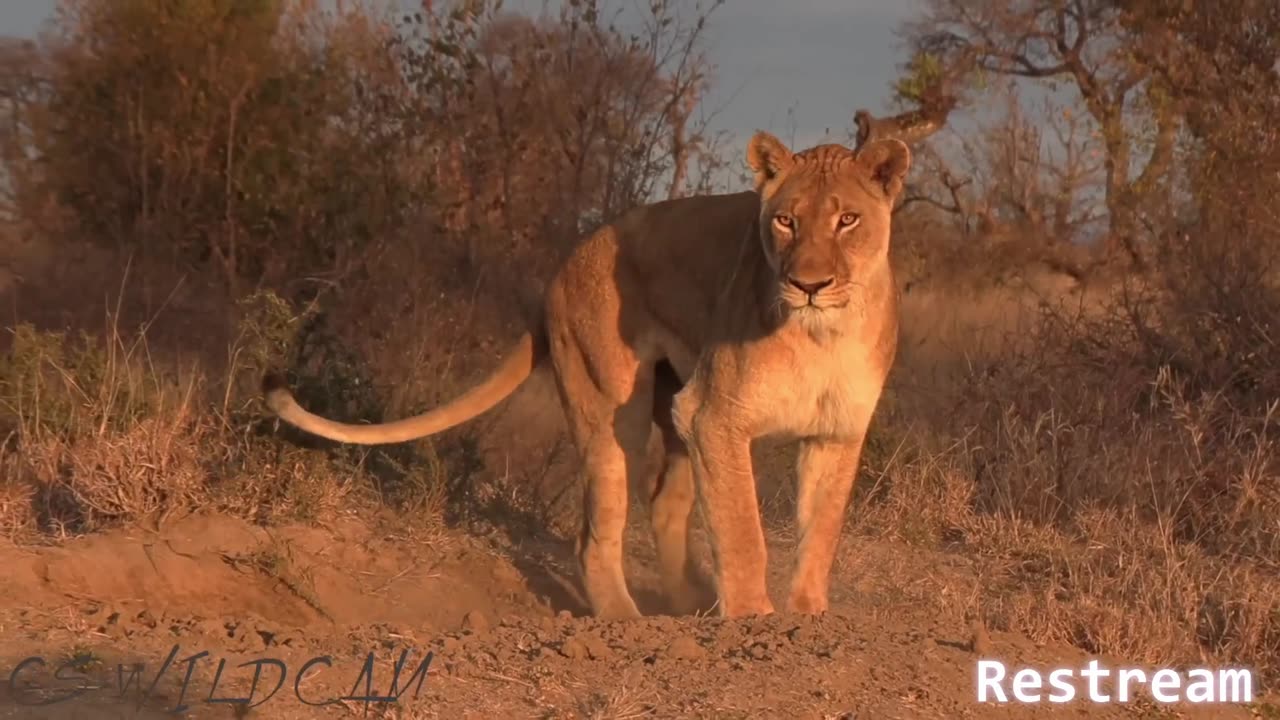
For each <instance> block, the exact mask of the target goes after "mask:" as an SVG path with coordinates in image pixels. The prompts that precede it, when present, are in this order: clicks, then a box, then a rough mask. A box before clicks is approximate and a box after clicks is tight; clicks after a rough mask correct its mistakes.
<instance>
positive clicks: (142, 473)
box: [0, 296, 444, 540]
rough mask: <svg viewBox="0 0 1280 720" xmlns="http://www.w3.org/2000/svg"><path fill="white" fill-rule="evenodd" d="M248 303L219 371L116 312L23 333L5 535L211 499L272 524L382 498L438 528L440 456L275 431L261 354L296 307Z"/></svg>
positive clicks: (10, 383) (127, 520)
mask: <svg viewBox="0 0 1280 720" xmlns="http://www.w3.org/2000/svg"><path fill="white" fill-rule="evenodd" d="M271 297H273V296H271ZM246 307H247V308H250V309H251V312H249V313H247V314H246V315H245V317H244V318H242V322H241V332H240V335H239V340H238V341H237V345H236V346H235V347H233V348H232V352H231V357H232V361H231V363H230V364H229V367H230V369H229V371H228V373H227V375H226V376H225V377H221V378H212V377H210V376H209V375H207V374H206V373H205V372H204V371H203V370H202V369H201V368H200V367H187V368H184V369H181V370H179V369H175V368H173V367H172V366H171V365H169V364H167V363H164V362H159V361H157V360H156V358H154V357H153V356H152V353H151V349H150V347H149V345H148V343H147V338H146V334H145V332H139V333H137V334H135V335H133V336H131V337H130V336H126V335H125V334H123V333H122V332H121V330H120V328H119V327H118V325H117V324H116V323H115V322H114V321H111V320H109V322H108V323H107V327H106V331H105V332H104V333H103V334H102V335H101V336H97V337H95V336H91V335H83V336H81V337H79V338H68V337H66V336H65V335H64V334H59V333H51V332H40V331H37V330H35V329H34V328H33V327H32V326H30V325H19V326H18V327H17V328H15V329H14V330H13V338H12V343H11V347H10V350H9V352H8V354H7V355H6V356H5V357H4V358H3V359H0V425H3V427H4V431H5V433H7V435H8V438H9V441H8V442H7V443H6V444H5V446H4V448H3V453H2V454H0V465H2V466H3V469H4V475H3V478H2V479H0V532H3V534H4V535H5V536H6V537H9V538H10V539H26V540H30V539H35V538H40V537H47V538H63V537H66V536H69V535H74V534H79V533H84V532H91V531H96V530H100V529H103V528H107V527H112V526H119V525H123V524H135V523H144V524H148V525H155V524H159V523H162V522H164V520H165V519H166V518H167V517H168V516H169V515H171V514H173V513H181V512H185V511H189V510H193V509H196V508H203V507H213V508H216V509H218V510H220V511H222V512H227V513H231V514H234V515H237V516H240V517H246V518H252V519H254V520H257V521H264V522H266V521H274V520H280V519H291V520H301V521H307V522H325V521H328V520H331V519H333V518H335V517H337V516H338V515H339V514H340V513H342V512H344V511H345V510H346V509H348V508H349V507H352V506H355V507H361V506H371V505H373V504H375V503H376V502H378V501H379V500H381V501H384V502H388V503H391V504H395V505H397V506H399V507H402V508H404V509H406V510H412V511H413V512H412V515H413V516H415V517H417V518H419V522H424V523H427V524H431V523H438V522H440V520H441V517H442V512H443V500H444V488H443V480H442V474H443V472H444V470H443V468H442V467H441V463H440V462H439V461H438V459H435V461H434V462H432V461H430V460H432V459H433V458H431V457H428V461H425V462H412V463H409V462H407V460H406V458H408V457H410V455H407V454H405V453H401V457H400V458H399V459H398V460H397V458H395V457H391V456H389V455H386V454H378V453H370V452H367V451H363V450H351V449H342V448H337V449H331V450H329V451H327V452H320V453H317V452H314V451H309V450H308V449H306V448H304V447H298V446H294V445H290V444H289V443H287V442H282V439H283V440H287V439H288V438H287V437H286V438H281V437H278V436H276V434H275V433H274V432H273V429H274V422H273V421H271V420H269V419H268V413H267V412H266V411H265V409H264V408H262V407H261V406H260V400H259V399H258V398H257V393H256V382H254V380H256V378H257V377H260V376H261V373H262V370H263V368H262V366H261V362H260V361H261V359H262V358H266V357H269V356H270V355H271V354H272V353H273V352H275V351H277V350H278V349H279V348H278V344H273V342H272V341H271V337H270V336H271V334H272V333H273V332H274V333H276V335H275V337H277V338H281V337H282V336H280V335H279V331H282V330H288V329H289V328H288V327H287V325H288V324H287V323H285V324H281V323H274V324H273V323H272V321H271V320H272V318H271V313H272V312H274V313H276V314H277V315H278V314H279V313H281V312H285V311H287V306H284V305H282V304H281V303H280V302H279V301H278V299H273V300H271V302H268V303H266V304H265V308H266V310H265V311H264V310H263V309H262V307H259V308H257V310H256V311H254V310H253V309H252V307H251V305H246ZM255 312H256V314H255ZM110 317H111V316H109V318H110ZM287 342H288V340H287V338H284V339H281V340H280V343H286V344H287ZM405 464H410V465H412V469H409V470H405V469H404V468H403V466H404V465H405Z"/></svg>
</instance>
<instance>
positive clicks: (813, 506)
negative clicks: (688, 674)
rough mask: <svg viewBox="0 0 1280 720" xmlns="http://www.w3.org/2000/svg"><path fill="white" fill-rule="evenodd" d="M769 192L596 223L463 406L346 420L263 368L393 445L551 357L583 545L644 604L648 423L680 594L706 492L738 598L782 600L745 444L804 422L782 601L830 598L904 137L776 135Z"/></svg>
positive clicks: (761, 159) (622, 599)
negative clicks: (388, 418)
mask: <svg viewBox="0 0 1280 720" xmlns="http://www.w3.org/2000/svg"><path fill="white" fill-rule="evenodd" d="M747 159H748V164H749V165H750V167H751V168H752V170H753V171H754V173H755V190H754V191H747V192H741V193H737V194H728V195H713V196H702V197H689V198H683V199H678V200H668V201H665V202H659V203H655V204H652V205H646V206H643V207H638V208H636V209H634V210H631V211H630V212H628V213H626V214H625V215H623V216H622V217H620V218H619V219H617V220H616V221H614V222H613V223H611V224H609V225H606V226H604V227H602V228H601V229H599V230H597V231H596V232H595V233H593V234H592V235H590V236H589V237H587V238H586V239H585V240H584V241H583V242H582V243H581V244H580V245H579V246H578V247H577V248H576V250H575V251H574V252H573V253H572V255H571V256H570V257H569V258H568V260H567V261H566V262H565V263H564V264H563V265H562V266H561V268H560V270H559V272H558V273H557V274H556V275H555V277H554V278H553V279H552V281H551V283H550V285H549V287H548V290H547V293H546V296H545V302H544V305H543V315H542V321H541V323H540V326H539V327H535V328H534V329H533V330H532V331H530V332H529V333H528V334H526V335H525V336H524V337H523V338H522V339H521V340H520V342H519V344H518V345H517V347H516V349H515V350H514V352H512V353H511V355H510V356H509V357H508V358H507V359H506V360H505V361H504V362H503V363H502V365H501V366H500V367H499V368H498V369H497V370H496V371H495V372H494V373H493V374H492V375H491V376H490V377H489V378H488V379H487V380H485V381H484V382H482V383H481V384H480V385H478V386H477V387H475V388H473V389H472V390H470V391H468V392H467V393H466V394H464V395H462V396H461V397H459V398H458V399H456V400H454V401H453V402H452V403H450V404H448V405H446V406H444V407H441V408H438V409H435V410H432V411H429V412H426V413H423V414H422V415H418V416H416V417H412V418H408V419H404V420H399V421H396V422H390V423H384V424H381V425H348V424H343V423H338V422H334V421H332V420H327V419H325V418H322V417H319V416H317V415H314V414H312V413H310V412H308V411H306V410H304V409H303V408H301V407H299V406H298V404H297V403H296V402H295V401H294V399H293V397H292V395H290V393H289V392H288V390H286V389H285V388H284V387H283V385H282V382H281V381H280V379H279V378H278V377H271V378H268V379H267V380H266V382H265V383H264V390H265V392H266V397H267V403H268V405H269V406H270V407H271V409H272V410H273V411H274V412H275V413H277V414H278V415H279V416H280V417H281V418H283V419H284V420H286V421H287V422H289V423H292V424H293V425H296V426H298V427H299V428H302V429H303V430H307V431H309V432H311V433H315V434H317V435H322V436H324V437H327V438H330V439H333V440H337V441H341V442H348V443H361V444H378V443H393V442H401V441H406V440H412V439H415V438H420V437H424V436H426V435H430V434H432V433H438V432H440V431H442V430H445V429H448V428H451V427H453V426H455V425H457V424H459V423H462V422H464V421H466V420H468V419H470V418H473V417H475V416H476V415H478V414H480V413H482V412H484V411H486V410H488V409H489V408H491V407H493V406H494V405H495V404H497V403H498V402H499V401H501V400H502V399H504V398H506V397H507V395H509V394H510V393H511V392H512V391H514V390H515V389H516V388H517V387H518V386H519V385H520V384H521V383H522V382H523V381H524V380H525V378H527V377H528V376H529V375H530V373H531V372H532V371H533V369H534V368H535V366H536V365H537V364H538V363H539V362H541V361H542V360H543V359H544V358H546V357H550V359H551V365H552V368H553V369H554V371H555V378H556V383H557V387H558V388H559V392H560V398H561V402H562V404H563V407H564V411H565V413H566V415H567V417H568V421H569V428H570V430H571V432H572V435H573V441H574V443H575V445H576V447H577V448H578V450H579V452H580V456H581V460H582V463H583V468H584V471H585V474H586V482H587V486H586V493H585V497H586V502H585V512H584V517H583V522H582V531H581V536H580V538H579V542H578V557H579V561H580V562H581V571H582V574H583V582H584V585H585V589H586V594H587V597H588V599H589V601H590V603H591V608H592V610H593V612H594V613H595V614H596V615H597V616H601V617H611V618H627V617H637V616H639V614H640V613H639V611H638V610H637V609H636V605H635V603H634V602H633V600H632V598H631V594H630V593H629V592H628V590H627V585H626V581H625V579H624V577H623V560H622V556H623V547H622V539H623V529H624V525H625V522H626V513H627V490H628V483H629V482H631V481H639V480H640V479H641V478H640V475H641V473H642V472H643V468H644V465H645V460H646V445H647V441H648V437H649V432H650V423H651V421H656V424H657V425H658V427H659V429H660V430H661V432H662V434H663V440H664V444H665V452H666V457H665V463H664V467H663V468H662V469H661V471H660V472H659V473H656V474H655V475H653V476H651V477H649V478H648V480H649V483H650V485H649V489H650V497H651V499H652V508H651V509H652V512H651V515H652V526H653V532H654V535H655V539H656V545H657V553H658V560H659V564H660V573H661V577H662V582H663V586H664V590H665V591H666V592H667V594H668V596H669V598H670V600H671V601H672V604H673V609H674V610H675V611H677V612H690V611H693V610H695V609H697V608H699V607H705V604H706V602H707V601H709V600H713V599H712V598H709V597H705V592H704V591H703V590H702V588H703V587H704V586H703V585H702V583H701V582H700V580H699V578H698V577H697V573H696V571H695V570H694V565H693V564H692V563H691V562H690V558H689V553H688V528H689V513H690V510H691V508H692V507H693V502H694V497H695V489H696V491H697V498H698V499H699V501H700V503H699V504H700V507H701V509H702V511H703V513H704V517H705V520H706V522H707V525H708V528H709V531H710V539H711V547H712V551H713V553H712V554H713V559H714V568H715V592H716V595H717V596H718V610H719V613H720V615H722V616H741V615H748V614H757V613H758V614H766V613H771V612H773V609H774V608H773V604H772V603H771V602H770V600H769V595H768V593H767V592H766V587H765V542H764V535H763V533H762V530H761V523H760V514H759V510H758V508H757V504H756V488H755V482H754V478H753V476H752V470H751V456H750V443H751V441H752V439H754V438H758V437H762V436H785V437H791V438H796V439H799V441H800V453H799V464H798V471H799V498H798V502H797V523H798V527H799V530H800V546H799V552H798V558H797V562H796V566H795V570H794V574H793V576H792V579H791V589H790V596H789V598H788V600H787V606H786V607H787V609H788V610H790V611H799V612H807V613H815V612H821V611H823V610H825V609H826V608H827V584H828V575H829V573H830V569H831V564H832V560H833V557H834V554H835V550H836V544H837V542H838V540H839V537H840V531H841V527H842V524H843V519H844V513H845V507H846V505H847V504H848V500H849V495H850V491H851V490H852V487H853V482H854V476H855V471H856V469H857V466H858V458H859V455H860V453H861V450H862V444H863V439H864V438H865V436H866V431H867V426H868V423H869V422H870V421H871V416H872V413H873V411H874V410H875V407H876V403H877V402H878V400H879V397H880V392H881V388H882V386H883V384H884V381H885V377H886V375H887V374H888V371H889V366H890V365H891V364H892V362H893V359H894V353H895V351H896V348H897V334H898V332H897V331H898V312H897V291H896V288H895V285H894V281H893V274H892V271H891V270H890V267H889V256H888V255H889V227H890V214H891V209H892V206H893V203H894V200H895V199H896V197H897V196H898V195H899V194H900V192H901V191H902V186H903V180H904V176H905V175H906V173H907V170H908V168H909V167H910V164H911V153H910V151H909V150H908V148H907V146H906V145H905V144H904V143H903V142H901V141H899V140H896V139H878V140H873V141H870V142H868V143H867V144H866V145H864V146H862V147H861V148H860V149H857V150H850V149H849V148H846V147H843V146H840V145H820V146H818V147H814V148H811V149H809V150H805V151H803V152H800V153H792V152H791V151H790V150H788V149H787V148H786V146H784V145H783V144H782V142H780V141H779V140H778V139H777V138H775V137H773V136H772V135H769V134H768V133H764V132H759V133H756V135H755V136H754V137H752V139H751V141H750V143H749V144H748V147H747Z"/></svg>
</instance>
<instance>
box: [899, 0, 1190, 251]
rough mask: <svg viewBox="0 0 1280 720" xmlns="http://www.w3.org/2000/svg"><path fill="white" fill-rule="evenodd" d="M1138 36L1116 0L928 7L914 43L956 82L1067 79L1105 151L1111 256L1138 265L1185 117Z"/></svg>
mask: <svg viewBox="0 0 1280 720" xmlns="http://www.w3.org/2000/svg"><path fill="white" fill-rule="evenodd" d="M1133 29H1134V28H1133V27H1132V26H1131V25H1130V24H1127V23H1126V22H1125V13H1124V11H1123V8H1121V7H1119V3H1117V2H1115V0H928V5H927V10H926V12H925V14H924V17H923V18H921V19H920V20H919V21H917V22H914V23H911V24H910V25H909V26H908V37H909V38H910V41H911V43H912V45H913V47H914V49H915V51H916V52H917V53H918V54H920V55H922V56H925V57H928V58H932V59H934V60H935V61H936V62H938V63H940V64H941V65H942V66H943V67H945V68H947V69H948V72H951V73H954V74H956V75H960V76H967V77H969V78H977V79H980V78H981V77H982V76H985V75H999V76H1006V77H1016V78H1027V79H1032V80H1037V81H1057V80H1066V81H1068V82H1070V83H1071V85H1072V86H1073V87H1074V88H1075V90H1076V91H1077V92H1078V94H1079V96H1080V98H1081V100H1082V102H1083V104H1084V106H1085V108H1086V109H1087V110H1088V112H1089V114H1090V116H1091V117H1092V119H1093V120H1094V122H1096V123H1097V126H1098V130H1099V131H1100V133H1101V140H1102V144H1103V147H1104V150H1105V180H1104V189H1105V199H1106V206H1107V211H1108V220H1109V224H1110V228H1109V229H1110V232H1109V233H1108V236H1107V241H1108V242H1107V251H1108V255H1109V256H1112V257H1114V256H1115V255H1116V254H1117V253H1119V252H1123V253H1124V255H1126V256H1127V258H1128V259H1129V260H1130V261H1132V262H1133V263H1134V264H1136V265H1138V266H1141V265H1142V264H1143V254H1142V248H1141V247H1140V245H1139V243H1138V232H1139V229H1140V227H1141V222H1140V217H1141V213H1142V209H1143V207H1144V206H1145V205H1146V204H1147V203H1148V202H1149V201H1150V200H1152V199H1153V198H1154V197H1155V196H1156V195H1158V194H1159V193H1160V192H1162V191H1163V187H1162V181H1163V180H1164V179H1165V177H1166V175H1167V174H1168V173H1169V171H1170V169H1171V167H1172V165H1173V161H1174V151H1175V146H1176V142H1177V138H1178V130H1179V113H1178V112H1177V109H1176V107H1175V106H1174V105H1173V103H1171V102H1170V101H1169V90H1168V84H1167V82H1166V80H1165V79H1164V78H1163V77H1162V76H1160V75H1156V74H1153V72H1152V68H1151V66H1150V65H1149V64H1148V63H1147V62H1145V61H1144V60H1145V55H1144V53H1143V52H1142V51H1143V49H1144V48H1145V47H1147V46H1149V45H1151V44H1153V43H1157V42H1159V38H1158V37H1156V36H1153V35H1150V34H1144V33H1135V32H1133ZM1144 130H1149V131H1150V132H1148V133H1144ZM1144 134H1146V135H1149V136H1150V137H1149V138H1144ZM1148 140H1149V144H1150V154H1149V156H1148V159H1147V161H1146V163H1145V165H1143V166H1142V169H1141V172H1140V173H1135V169H1136V167H1137V165H1138V162H1137V158H1138V155H1139V154H1140V152H1141V150H1142V149H1143V145H1144V141H1148Z"/></svg>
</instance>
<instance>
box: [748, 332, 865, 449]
mask: <svg viewBox="0 0 1280 720" xmlns="http://www.w3.org/2000/svg"><path fill="white" fill-rule="evenodd" d="M783 362H785V364H786V365H789V366H790V367H779V366H778V365H780V364H782V363H783ZM882 381H883V372H882V370H881V369H880V368H879V367H878V365H877V363H875V362H874V360H873V358H872V357H871V356H870V355H869V354H868V353H867V352H866V350H865V349H862V348H858V347H849V348H837V349H835V350H834V351H830V352H825V353H823V352H809V353H805V352H803V350H801V351H798V352H796V353H792V354H789V355H788V356H784V357H781V358H778V362H777V363H776V364H774V367H771V368H768V371H767V372H764V373H762V374H761V375H760V376H759V379H758V381H757V382H754V383H752V385H753V386H754V387H753V388H752V390H753V392H752V393H751V394H752V395H753V396H754V398H752V399H753V400H754V401H755V402H753V403H752V404H753V405H754V406H755V407H754V409H755V413H754V414H755V415H756V418H757V433H758V434H759V435H774V436H786V437H844V438H852V437H858V436H860V435H862V434H863V433H864V432H865V430H866V426H867V423H868V422H869V421H870V419H871V414H872V411H873V410H874V409H875V405H876V402H877V401H878V400H879V397H880V388H881V384H882Z"/></svg>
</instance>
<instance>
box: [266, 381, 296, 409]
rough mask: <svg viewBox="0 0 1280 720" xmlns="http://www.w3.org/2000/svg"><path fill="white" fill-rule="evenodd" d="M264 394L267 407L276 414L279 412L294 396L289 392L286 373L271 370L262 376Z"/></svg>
mask: <svg viewBox="0 0 1280 720" xmlns="http://www.w3.org/2000/svg"><path fill="white" fill-rule="evenodd" d="M262 394H263V396H265V398H266V401H267V407H269V408H271V411H272V412H274V413H276V414H279V413H280V410H281V409H282V408H283V407H284V406H285V405H287V404H288V402H289V400H290V399H292V397H293V396H292V394H291V393H290V392H289V383H288V381H287V380H285V377H284V375H282V374H280V373H277V372H269V373H267V374H266V375H263V376H262Z"/></svg>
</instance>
